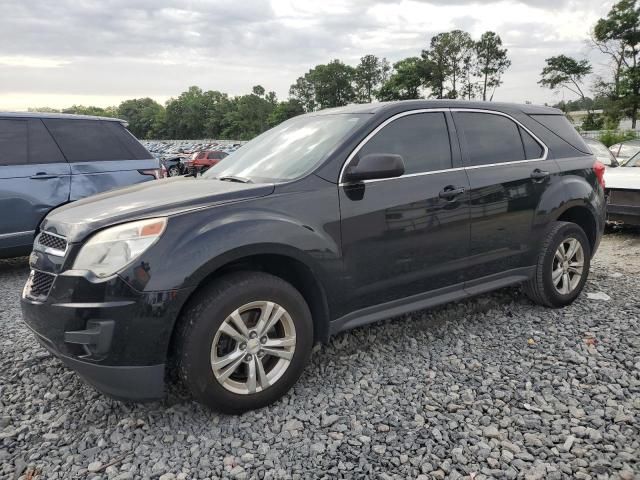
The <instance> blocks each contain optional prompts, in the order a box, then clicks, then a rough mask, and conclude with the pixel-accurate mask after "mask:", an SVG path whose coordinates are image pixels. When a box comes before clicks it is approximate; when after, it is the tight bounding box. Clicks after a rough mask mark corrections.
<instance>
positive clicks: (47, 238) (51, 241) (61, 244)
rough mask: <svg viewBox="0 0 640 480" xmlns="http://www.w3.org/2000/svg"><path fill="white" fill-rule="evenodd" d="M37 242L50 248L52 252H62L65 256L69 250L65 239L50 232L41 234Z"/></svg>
mask: <svg viewBox="0 0 640 480" xmlns="http://www.w3.org/2000/svg"><path fill="white" fill-rule="evenodd" d="M37 242H38V244H39V245H42V246H43V247H45V248H50V249H52V250H56V251H58V252H62V254H63V255H64V252H65V251H66V250H67V241H66V240H65V239H64V238H62V237H59V236H58V235H53V234H51V233H48V232H41V233H40V235H38V240H37Z"/></svg>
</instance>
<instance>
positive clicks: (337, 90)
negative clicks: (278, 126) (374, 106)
mask: <svg viewBox="0 0 640 480" xmlns="http://www.w3.org/2000/svg"><path fill="white" fill-rule="evenodd" d="M354 79H355V69H354V68H353V67H350V66H349V65H345V64H344V63H342V62H341V61H340V60H333V61H331V62H329V63H327V64H326V65H316V66H315V67H314V68H312V69H311V70H309V71H308V72H307V73H305V74H304V77H299V78H298V79H297V80H296V83H294V84H293V85H291V88H290V89H289V95H290V96H291V97H292V98H295V99H297V100H299V101H300V103H302V105H303V106H304V108H305V111H307V112H311V111H313V110H315V109H316V108H331V107H341V106H343V105H347V104H348V103H350V102H353V101H354V100H355V97H356V93H355V90H354V88H353V84H354Z"/></svg>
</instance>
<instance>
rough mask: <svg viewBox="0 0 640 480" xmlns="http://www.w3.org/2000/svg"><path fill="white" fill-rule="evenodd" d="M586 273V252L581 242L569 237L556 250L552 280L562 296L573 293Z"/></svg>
mask: <svg viewBox="0 0 640 480" xmlns="http://www.w3.org/2000/svg"><path fill="white" fill-rule="evenodd" d="M583 271H584V250H583V249H582V245H580V242H579V241H578V240H577V239H575V238H573V237H569V238H567V239H565V240H564V241H563V242H562V243H560V245H559V246H558V249H557V250H556V253H555V256H554V259H553V262H552V273H551V280H552V281H553V285H554V287H555V288H556V290H557V291H558V293H560V294H562V295H568V294H570V293H571V292H573V291H574V290H575V289H576V288H577V287H578V284H579V283H580V280H581V279H582V274H583Z"/></svg>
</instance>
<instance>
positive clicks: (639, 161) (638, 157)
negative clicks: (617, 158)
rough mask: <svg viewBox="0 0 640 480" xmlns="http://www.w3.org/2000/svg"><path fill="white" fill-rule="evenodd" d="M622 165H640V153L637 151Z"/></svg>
mask: <svg viewBox="0 0 640 480" xmlns="http://www.w3.org/2000/svg"><path fill="white" fill-rule="evenodd" d="M620 165H621V166H623V167H640V153H636V154H635V155H634V156H633V157H631V158H630V159H629V160H627V161H626V162H622V163H621V164H620Z"/></svg>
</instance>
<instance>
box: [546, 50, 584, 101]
mask: <svg viewBox="0 0 640 480" xmlns="http://www.w3.org/2000/svg"><path fill="white" fill-rule="evenodd" d="M545 61H546V63H547V65H546V67H544V68H543V69H542V73H541V74H540V75H541V79H540V81H538V83H539V84H540V85H542V86H543V87H547V88H550V89H552V90H557V89H560V88H566V89H567V90H569V91H570V92H572V93H574V94H576V95H578V96H579V97H580V98H581V99H583V100H584V99H585V94H584V91H583V90H582V86H581V85H582V84H583V82H584V79H585V77H586V76H587V75H589V74H590V73H591V71H592V68H591V64H590V63H589V61H588V60H576V59H574V58H571V57H568V56H566V55H558V56H556V57H551V58H547V59H546V60H545Z"/></svg>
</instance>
